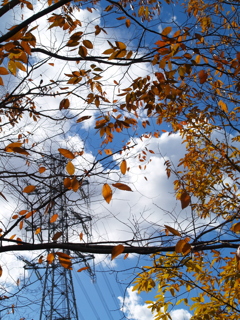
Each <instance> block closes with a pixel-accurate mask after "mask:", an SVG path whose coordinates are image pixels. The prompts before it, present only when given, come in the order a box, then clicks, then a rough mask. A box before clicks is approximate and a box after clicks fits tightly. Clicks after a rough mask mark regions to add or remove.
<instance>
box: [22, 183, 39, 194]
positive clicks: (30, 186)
mask: <svg viewBox="0 0 240 320" xmlns="http://www.w3.org/2000/svg"><path fill="white" fill-rule="evenodd" d="M35 189H36V186H33V185H29V186H27V187H25V188H24V189H23V192H24V193H31V192H33V191H34V190H35Z"/></svg>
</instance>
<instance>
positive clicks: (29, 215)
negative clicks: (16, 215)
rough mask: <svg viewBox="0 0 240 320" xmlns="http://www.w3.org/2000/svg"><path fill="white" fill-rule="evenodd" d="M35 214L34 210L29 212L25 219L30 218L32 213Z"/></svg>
mask: <svg viewBox="0 0 240 320" xmlns="http://www.w3.org/2000/svg"><path fill="white" fill-rule="evenodd" d="M35 212H36V210H33V211H30V212H28V213H27V214H26V216H25V218H26V219H28V218H30V217H31V216H32V215H33V214H34V213H35Z"/></svg>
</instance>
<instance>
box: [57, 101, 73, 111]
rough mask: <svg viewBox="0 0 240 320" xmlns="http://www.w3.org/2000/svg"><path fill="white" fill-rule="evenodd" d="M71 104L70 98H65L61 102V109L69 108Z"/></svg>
mask: <svg viewBox="0 0 240 320" xmlns="http://www.w3.org/2000/svg"><path fill="white" fill-rule="evenodd" d="M69 106H70V101H69V99H63V100H62V101H61V102H60V105H59V110H62V109H68V108H69Z"/></svg>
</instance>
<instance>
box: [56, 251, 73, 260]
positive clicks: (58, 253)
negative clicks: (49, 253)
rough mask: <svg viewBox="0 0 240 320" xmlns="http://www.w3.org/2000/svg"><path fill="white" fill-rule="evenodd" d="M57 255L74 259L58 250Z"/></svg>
mask: <svg viewBox="0 0 240 320" xmlns="http://www.w3.org/2000/svg"><path fill="white" fill-rule="evenodd" d="M56 255H58V257H60V258H63V259H72V257H71V256H70V255H69V254H67V253H65V252H60V251H58V252H56Z"/></svg>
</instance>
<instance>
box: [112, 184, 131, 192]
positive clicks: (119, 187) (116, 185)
mask: <svg viewBox="0 0 240 320" xmlns="http://www.w3.org/2000/svg"><path fill="white" fill-rule="evenodd" d="M112 186H113V187H115V188H117V189H120V190H125V191H132V189H131V188H130V187H129V186H128V185H126V184H124V183H120V182H117V183H113V184H112Z"/></svg>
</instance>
